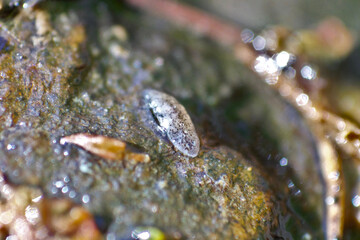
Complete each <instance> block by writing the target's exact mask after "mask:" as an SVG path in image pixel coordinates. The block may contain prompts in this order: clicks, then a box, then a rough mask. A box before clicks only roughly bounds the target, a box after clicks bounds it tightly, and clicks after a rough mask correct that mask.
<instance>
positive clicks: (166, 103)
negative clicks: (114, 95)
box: [142, 89, 200, 157]
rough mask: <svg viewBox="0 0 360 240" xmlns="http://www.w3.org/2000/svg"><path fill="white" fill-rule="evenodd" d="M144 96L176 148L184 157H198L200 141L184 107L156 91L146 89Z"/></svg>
mask: <svg viewBox="0 0 360 240" xmlns="http://www.w3.org/2000/svg"><path fill="white" fill-rule="evenodd" d="M142 94H143V97H144V100H145V104H146V105H147V107H148V108H149V109H150V111H151V112H152V114H153V116H154V117H155V118H156V119H155V120H156V121H157V123H158V124H159V126H160V128H161V129H162V131H164V132H165V133H166V135H167V137H168V138H169V140H170V142H171V143H172V144H173V145H174V147H175V148H176V149H178V150H179V151H180V152H181V153H183V154H184V155H187V156H189V157H196V156H197V155H198V153H199V149H200V140H199V137H198V135H197V133H196V130H195V127H194V124H193V123H192V121H191V118H190V116H189V114H188V113H187V112H186V110H185V108H184V106H183V105H181V104H180V103H179V102H178V101H177V100H176V99H175V98H174V97H172V96H169V95H168V94H165V93H162V92H159V91H156V90H152V89H146V90H144V91H143V93H142Z"/></svg>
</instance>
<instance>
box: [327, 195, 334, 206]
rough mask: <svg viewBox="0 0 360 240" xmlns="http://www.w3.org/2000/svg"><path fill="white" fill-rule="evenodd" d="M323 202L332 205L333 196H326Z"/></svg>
mask: <svg viewBox="0 0 360 240" xmlns="http://www.w3.org/2000/svg"><path fill="white" fill-rule="evenodd" d="M325 203H326V204H327V205H333V204H334V203H335V198H334V197H332V196H328V197H327V198H325Z"/></svg>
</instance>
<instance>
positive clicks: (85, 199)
mask: <svg viewBox="0 0 360 240" xmlns="http://www.w3.org/2000/svg"><path fill="white" fill-rule="evenodd" d="M81 200H82V202H83V203H88V202H90V196H89V195H87V194H85V195H83V197H82V199H81Z"/></svg>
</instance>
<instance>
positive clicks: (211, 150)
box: [0, 1, 322, 239]
mask: <svg viewBox="0 0 360 240" xmlns="http://www.w3.org/2000/svg"><path fill="white" fill-rule="evenodd" d="M1 26H2V27H1V29H0V31H1V32H0V69H1V71H0V99H1V102H0V130H1V132H0V168H1V171H2V172H3V173H4V174H5V175H6V176H7V178H8V179H9V181H10V182H12V183H16V184H20V185H33V186H36V187H39V188H40V189H41V190H42V191H43V192H44V194H45V195H46V196H47V197H50V198H61V199H69V200H71V201H73V202H74V203H77V204H81V205H82V206H84V207H85V208H86V209H88V210H89V211H90V212H91V213H92V214H93V215H94V216H96V219H97V221H96V222H97V224H98V227H99V228H100V229H101V230H102V233H103V235H104V237H107V238H108V239H131V238H132V237H131V236H132V235H133V231H138V230H139V227H140V228H141V227H153V228H154V229H159V230H160V231H162V232H163V234H165V236H166V238H167V239H254V238H260V239H269V238H276V237H282V238H285V239H287V238H291V237H292V238H294V239H299V238H300V237H301V236H305V237H307V236H311V235H312V236H314V237H320V236H321V234H322V233H321V231H320V230H319V228H318V227H317V226H318V225H319V224H320V223H319V222H320V220H319V219H320V216H321V209H322V207H321V206H322V202H321V200H320V199H321V194H322V185H321V180H320V178H319V177H318V175H317V174H316V171H317V166H316V158H317V156H316V152H315V149H314V148H313V137H312V135H311V134H310V132H309V131H308V130H307V126H306V124H305V123H304V122H303V120H302V118H301V117H300V116H299V115H298V113H297V112H296V111H295V110H294V109H293V108H292V107H291V106H290V105H289V104H287V103H285V102H284V101H283V100H282V99H281V98H280V97H279V96H277V95H275V94H274V93H273V92H271V91H268V90H264V86H265V85H263V84H262V83H260V81H256V77H255V76H254V75H253V74H252V73H250V72H249V71H248V70H246V69H245V67H243V66H241V65H239V63H238V62H236V61H235V60H234V59H233V57H232V55H231V53H230V52H229V51H228V50H227V49H224V48H222V47H220V46H219V45H217V44H216V43H214V42H211V41H210V40H208V39H204V38H200V37H197V36H194V35H193V34H192V33H189V32H186V31H184V30H182V29H179V28H177V27H175V26H172V25H170V24H168V23H166V22H164V21H161V20H159V19H156V18H154V17H149V16H146V15H142V14H140V13H138V12H136V11H135V10H134V9H131V8H128V6H126V5H124V4H123V3H120V2H118V1H105V2H96V1H75V2H71V3H70V2H66V3H65V2H62V1H56V2H54V1H44V2H41V3H40V4H38V5H36V7H35V8H31V9H30V10H29V9H27V10H20V11H19V12H18V13H16V14H14V15H10V16H7V18H5V19H4V20H2V22H1ZM147 88H154V89H159V90H163V91H165V92H167V93H169V94H171V95H172V96H174V97H175V98H176V99H177V100H178V101H179V102H180V103H181V104H183V106H184V107H185V109H186V110H187V112H188V113H189V115H190V117H191V119H192V120H193V123H194V125H195V129H196V131H197V133H198V135H199V137H200V141H201V147H200V152H199V155H198V156H197V157H195V158H189V157H186V156H184V155H182V154H181V153H180V152H177V151H176V150H174V149H173V146H172V144H171V142H170V141H169V140H168V139H166V137H164V136H162V135H160V134H159V133H158V131H157V130H156V129H154V126H156V123H155V122H154V123H149V122H146V121H144V119H149V118H148V115H147V112H146V109H144V106H143V105H142V104H141V97H142V96H141V92H142V91H143V90H144V89H147ZM284 109H285V110H284ZM150 120H151V119H150ZM150 120H149V121H150ZM153 121H154V120H153ZM299 129H300V130H299ZM77 133H90V134H96V135H103V136H108V137H112V138H116V139H120V140H122V141H125V142H127V143H129V144H131V145H133V146H134V148H138V149H141V150H142V151H144V152H146V153H147V154H149V156H150V159H151V161H150V162H146V163H139V164H135V165H129V166H126V167H124V164H123V163H122V162H121V161H108V160H106V159H103V158H101V157H99V156H96V155H93V154H91V153H89V152H87V151H85V150H84V149H82V148H79V147H77V146H75V145H69V144H67V145H61V144H60V139H61V138H62V137H64V136H68V135H72V134H77ZM294 134H295V135H297V136H299V137H298V138H297V139H294V138H293V135H294ZM309 149H312V150H311V151H309ZM284 159H286V164H285V162H284V161H285V160H284ZM281 161H282V162H281ZM288 162H289V164H293V165H294V166H295V167H294V168H289V167H288V166H287V163H288ZM277 164H280V165H281V166H280V165H277ZM294 169H295V171H294ZM309 171H310V172H314V174H310V176H311V180H309V181H308V182H303V181H300V180H301V179H303V178H304V176H305V174H306V176H308V175H309ZM294 172H296V174H293V173H294ZM299 179H300V180H299ZM299 191H300V192H299ZM300 193H301V194H300ZM289 196H290V197H289ZM307 197H309V199H311V200H309V203H308V204H303V203H302V202H301V199H302V198H307ZM289 198H290V199H292V200H293V204H292V205H290V206H289V205H288V204H287V201H288V199H289ZM292 208H300V209H302V210H303V213H304V214H303V215H304V216H301V217H303V218H304V219H306V220H307V221H305V223H304V221H302V220H303V219H302V218H301V217H299V216H298V215H296V214H294V213H293V209H292ZM314 209H315V211H314ZM309 226H312V227H309ZM154 232H156V231H155V230H154ZM155 235H156V234H155ZM157 236H162V235H161V234H157ZM133 238H135V237H133ZM135 239H136V238H135Z"/></svg>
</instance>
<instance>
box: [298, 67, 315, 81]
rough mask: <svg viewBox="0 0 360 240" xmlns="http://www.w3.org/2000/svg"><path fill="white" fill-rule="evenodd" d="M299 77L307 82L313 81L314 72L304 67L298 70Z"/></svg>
mask: <svg viewBox="0 0 360 240" xmlns="http://www.w3.org/2000/svg"><path fill="white" fill-rule="evenodd" d="M300 73H301V76H302V77H303V78H305V79H308V80H313V79H315V78H316V72H315V70H314V69H312V68H311V67H310V66H309V65H305V66H303V67H302V68H301V70H300Z"/></svg>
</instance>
